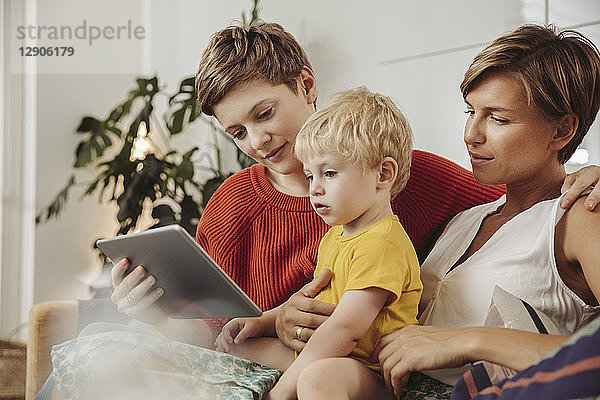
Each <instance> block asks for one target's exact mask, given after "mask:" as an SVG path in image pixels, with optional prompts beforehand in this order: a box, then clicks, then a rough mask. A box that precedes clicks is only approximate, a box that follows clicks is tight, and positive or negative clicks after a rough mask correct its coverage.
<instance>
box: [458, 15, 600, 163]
mask: <svg viewBox="0 0 600 400" xmlns="http://www.w3.org/2000/svg"><path fill="white" fill-rule="evenodd" d="M498 72H500V73H508V74H510V75H512V76H513V77H514V78H515V79H517V80H518V81H520V82H521V83H522V84H523V86H524V88H525V91H526V94H527V98H528V101H529V104H531V102H533V104H535V105H536V106H537V107H538V108H539V109H541V110H542V112H543V113H544V115H545V117H546V118H547V119H548V120H549V121H552V120H557V119H559V118H560V117H562V116H564V115H576V116H577V117H578V119H579V124H578V126H577V131H576V133H575V135H574V136H573V138H572V139H571V140H570V141H569V143H567V145H566V146H565V147H563V148H562V149H560V150H559V152H558V161H559V162H560V163H561V164H564V163H565V162H567V161H568V160H569V158H570V157H571V156H572V155H573V153H574V152H575V150H576V149H577V147H578V146H579V145H580V144H581V142H582V140H583V138H584V136H585V135H586V133H587V132H588V130H589V128H590V126H591V125H592V123H593V122H594V119H595V118H596V114H597V113H598V108H599V106H600V57H599V55H598V49H597V48H596V46H595V45H594V44H593V43H592V42H591V41H590V40H589V39H587V38H586V37H585V36H583V35H582V34H580V33H578V32H576V31H572V30H565V31H562V32H559V33H557V32H556V28H555V27H553V26H549V27H543V26H539V25H524V26H521V27H519V28H517V29H516V30H514V31H513V32H510V33H508V34H505V35H503V36H501V37H499V38H498V39H496V40H494V42H493V43H492V44H491V45H489V46H488V47H486V48H485V49H484V50H482V51H481V52H480V53H479V54H477V55H476V56H475V58H474V59H473V63H472V64H471V65H470V66H469V69H467V71H466V72H465V76H464V79H463V81H462V83H461V85H460V90H461V91H462V94H463V97H466V96H467V94H468V93H469V92H470V91H471V90H472V89H473V88H474V87H475V85H476V84H477V82H479V81H480V80H481V79H482V78H483V77H485V76H488V75H489V74H492V73H498Z"/></svg>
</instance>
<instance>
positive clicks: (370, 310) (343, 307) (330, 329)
mask: <svg viewBox="0 0 600 400" xmlns="http://www.w3.org/2000/svg"><path fill="white" fill-rule="evenodd" d="M390 295H391V294H390V292H388V291H387V290H385V289H381V288H377V287H370V288H366V289H361V290H349V291H347V292H345V293H344V294H343V296H342V298H341V299H340V302H339V304H338V305H337V307H336V309H335V311H334V312H333V314H332V315H331V317H329V319H328V320H327V321H325V322H323V324H321V326H319V328H318V329H317V330H316V331H315V333H314V334H313V335H312V337H311V338H310V340H309V341H308V343H307V344H306V346H305V347H304V350H302V352H301V353H300V355H299V356H298V358H297V359H296V360H295V361H294V362H293V363H292V365H291V366H290V367H289V368H288V369H287V370H286V372H285V373H284V374H283V376H282V377H281V379H279V382H278V383H277V385H276V386H275V388H273V390H272V391H271V392H272V396H273V398H296V382H297V380H298V375H299V374H300V372H301V371H302V369H304V367H305V366H307V365H308V364H310V363H311V362H313V361H316V360H320V359H323V358H330V357H344V356H347V355H348V354H350V353H351V352H352V350H354V347H356V344H357V343H358V341H359V340H360V339H362V337H363V336H364V335H365V333H366V332H367V330H368V329H369V327H370V326H371V324H372V323H373V321H374V320H375V317H377V314H379V312H380V311H381V309H382V308H383V306H384V305H385V302H386V301H387V300H388V298H389V296H390Z"/></svg>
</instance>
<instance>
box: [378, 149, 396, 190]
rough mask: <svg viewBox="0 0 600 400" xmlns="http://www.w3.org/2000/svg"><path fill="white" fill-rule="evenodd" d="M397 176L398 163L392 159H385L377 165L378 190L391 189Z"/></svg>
mask: <svg viewBox="0 0 600 400" xmlns="http://www.w3.org/2000/svg"><path fill="white" fill-rule="evenodd" d="M397 176H398V163H397V162H396V160H394V158H392V157H385V158H384V159H383V160H382V161H381V163H380V164H379V175H378V176H377V188H378V189H389V190H391V189H392V186H394V182H395V181H396V177H397Z"/></svg>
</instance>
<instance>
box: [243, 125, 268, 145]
mask: <svg viewBox="0 0 600 400" xmlns="http://www.w3.org/2000/svg"><path fill="white" fill-rule="evenodd" d="M248 136H249V137H250V145H251V146H252V148H253V149H254V150H262V149H263V148H264V147H265V144H266V143H268V142H269V141H270V140H271V135H269V134H268V133H267V132H265V131H264V130H262V129H258V128H254V129H252V128H248Z"/></svg>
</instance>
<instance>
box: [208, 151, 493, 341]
mask: <svg viewBox="0 0 600 400" xmlns="http://www.w3.org/2000/svg"><path fill="white" fill-rule="evenodd" d="M410 173H411V175H410V179H409V180H408V183H407V185H406V187H405V188H404V190H403V191H402V192H401V193H400V194H399V195H398V196H397V197H396V198H395V199H394V200H393V201H392V209H393V211H394V213H395V214H396V215H398V217H399V219H400V222H401V223H402V225H403V226H404V229H405V230H406V232H407V233H408V236H409V237H410V238H411V240H412V241H413V244H414V246H415V249H416V251H417V254H418V256H419V259H420V260H421V261H422V260H423V259H424V258H425V256H426V255H427V253H428V252H429V250H430V249H431V247H432V246H433V243H434V242H435V240H436V238H437V236H438V235H439V233H441V232H440V228H441V227H443V226H444V225H445V223H446V222H447V221H448V220H449V219H450V218H451V217H453V216H454V215H456V214H457V213H458V212H459V211H462V210H465V209H467V208H470V207H472V206H474V205H477V204H481V203H485V202H489V201H492V200H495V199H497V198H498V197H500V196H501V195H502V194H503V193H504V188H503V187H493V186H485V185H481V184H479V183H477V182H476V181H475V180H474V178H473V175H472V174H471V173H470V172H469V171H467V170H465V169H464V168H462V167H460V166H458V165H456V164H454V163H452V162H451V161H448V160H446V159H444V158H442V157H439V156H436V155H434V154H431V153H426V152H423V151H419V150H415V151H414V152H413V159H412V166H411V172H410ZM328 229H329V226H327V225H326V224H325V223H324V222H323V220H322V219H321V218H320V217H319V216H317V214H316V213H315V212H313V210H312V207H311V205H310V201H309V198H308V197H294V196H289V195H286V194H283V193H281V192H279V191H277V190H276V189H275V188H274V187H273V186H272V185H271V184H270V183H269V182H268V181H267V178H266V175H265V167H263V166H261V165H253V166H252V167H250V168H247V169H245V170H243V171H240V172H238V173H237V174H235V175H233V176H231V177H230V178H228V179H227V180H226V181H225V182H224V183H223V184H222V185H221V187H220V188H219V189H218V190H217V191H216V192H215V194H214V195H213V197H212V198H211V199H210V201H209V203H208V205H207V207H206V209H205V210H204V213H203V214H202V218H201V219H200V222H199V224H198V230H197V233H196V239H197V240H198V243H200V245H201V246H202V247H203V248H204V249H205V250H206V251H207V252H208V253H209V254H210V256H211V257H212V258H213V259H214V260H215V261H216V262H217V263H218V264H219V265H220V266H221V267H222V268H223V270H224V271H225V272H226V273H227V274H228V275H229V276H230V277H231V278H232V279H233V280H234V281H235V282H236V283H237V284H238V285H239V286H240V288H241V289H242V290H244V292H246V293H247V294H248V296H250V298H251V299H252V300H254V302H255V303H256V304H257V305H258V306H259V307H260V308H261V309H262V310H269V309H271V308H273V307H276V306H278V305H279V304H281V303H283V302H284V301H285V300H287V299H288V298H289V297H290V296H291V295H292V294H293V293H294V292H296V291H297V290H298V289H300V287H302V286H303V285H304V284H306V283H307V282H308V281H310V280H311V279H312V276H313V272H314V268H315V265H316V262H317V248H318V245H319V241H320V240H321V237H322V236H323V235H324V234H325V232H326V231H327V230H328ZM208 322H209V324H210V325H211V327H213V331H215V333H216V332H218V331H219V330H220V327H221V326H222V321H221V322H218V323H217V322H216V321H208Z"/></svg>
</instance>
